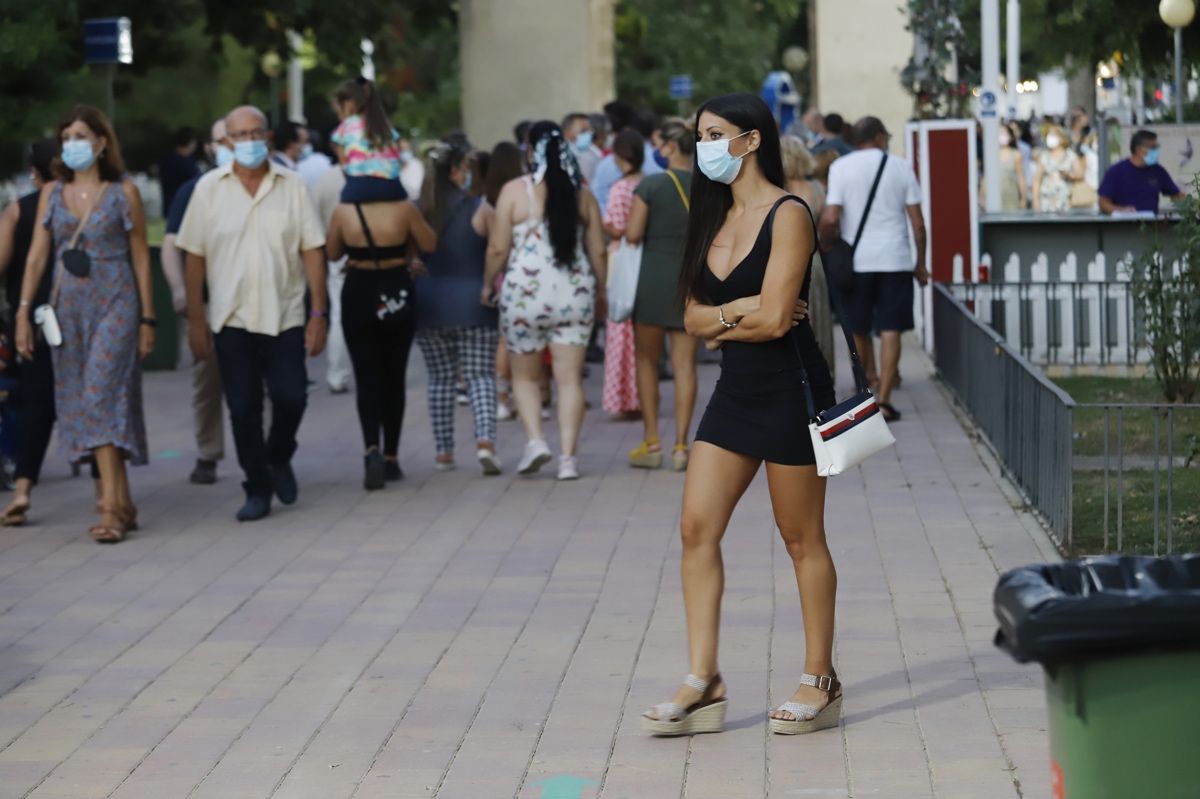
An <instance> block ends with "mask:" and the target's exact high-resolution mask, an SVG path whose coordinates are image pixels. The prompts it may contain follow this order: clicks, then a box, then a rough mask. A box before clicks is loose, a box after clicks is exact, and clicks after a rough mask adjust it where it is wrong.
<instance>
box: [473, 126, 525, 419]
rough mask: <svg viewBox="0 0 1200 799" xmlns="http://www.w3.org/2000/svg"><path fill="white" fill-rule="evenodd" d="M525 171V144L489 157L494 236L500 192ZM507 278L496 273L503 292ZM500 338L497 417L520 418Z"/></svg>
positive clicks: (488, 223) (486, 205)
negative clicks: (514, 404)
mask: <svg viewBox="0 0 1200 799" xmlns="http://www.w3.org/2000/svg"><path fill="white" fill-rule="evenodd" d="M523 174H525V163H524V157H523V156H522V155H521V148H520V147H518V146H517V145H515V144H513V143H512V142H507V141H502V142H499V143H497V144H496V146H495V147H494V148H492V153H491V158H489V159H488V172H487V178H486V180H485V185H484V194H483V199H484V202H483V206H482V209H483V215H484V227H485V228H486V229H487V231H488V238H491V231H492V224H493V223H494V222H495V221H496V203H497V202H499V200H500V192H501V191H502V190H503V189H504V187H505V186H506V185H508V183H509V181H513V180H516V179H517V178H519V177H521V175H523ZM503 280H504V273H503V271H501V272H498V273H497V274H496V279H495V289H496V294H497V295H499V293H500V289H501V286H502V281H503ZM498 339H499V340H498V341H497V342H496V419H497V420H498V421H501V422H507V421H508V420H509V419H514V418H516V415H517V411H516V408H515V407H513V402H512V367H511V366H510V364H509V362H508V347H507V346H505V344H504V336H498Z"/></svg>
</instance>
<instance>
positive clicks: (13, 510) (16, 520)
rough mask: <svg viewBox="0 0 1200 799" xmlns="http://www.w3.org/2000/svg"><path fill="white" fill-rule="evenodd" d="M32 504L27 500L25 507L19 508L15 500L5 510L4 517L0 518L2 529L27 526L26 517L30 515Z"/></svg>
mask: <svg viewBox="0 0 1200 799" xmlns="http://www.w3.org/2000/svg"><path fill="white" fill-rule="evenodd" d="M30 504H31V503H30V502H29V501H28V500H26V502H25V503H24V505H22V506H19V507H17V501H16V500H15V499H14V500H13V501H12V503H11V504H9V506H8V507H7V508H5V509H4V515H3V516H0V527H20V526H21V525H23V524H25V522H26V516H27V515H28V513H29V507H30Z"/></svg>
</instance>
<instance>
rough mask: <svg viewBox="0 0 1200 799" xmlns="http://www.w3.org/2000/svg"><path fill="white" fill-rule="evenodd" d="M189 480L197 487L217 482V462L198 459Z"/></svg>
mask: <svg viewBox="0 0 1200 799" xmlns="http://www.w3.org/2000/svg"><path fill="white" fill-rule="evenodd" d="M189 479H190V480H191V481H192V482H193V483H195V484H196V485H198V486H210V485H212V484H213V483H215V482H217V462H216V461H206V460H204V459H203V458H200V459H199V460H197V461H196V468H194V469H192V476H191V477H190V478H189Z"/></svg>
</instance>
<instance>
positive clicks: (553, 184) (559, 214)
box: [529, 120, 579, 266]
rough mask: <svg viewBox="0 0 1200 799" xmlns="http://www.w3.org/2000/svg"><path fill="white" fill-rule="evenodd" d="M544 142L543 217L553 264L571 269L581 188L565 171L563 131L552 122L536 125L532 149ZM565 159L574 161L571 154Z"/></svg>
mask: <svg viewBox="0 0 1200 799" xmlns="http://www.w3.org/2000/svg"><path fill="white" fill-rule="evenodd" d="M543 139H544V140H545V142H546V175H545V178H544V180H545V182H546V207H545V209H544V210H543V212H542V216H543V217H544V218H545V219H546V224H547V227H548V228H549V229H550V246H551V248H553V250H554V260H555V261H556V262H557V263H558V264H559V265H560V266H569V265H570V264H573V263H574V262H575V250H576V247H577V246H578V244H579V195H578V187H577V186H576V185H575V182H574V181H573V180H572V179H571V176H570V175H569V174H567V172H566V170H564V169H563V167H562V160H561V159H562V157H563V156H562V152H561V148H563V147H565V146H567V140H566V139H564V138H563V135H562V129H561V128H560V127H559V126H558V125H556V124H554V123H553V122H551V121H549V120H542V121H541V122H536V123H534V125H533V127H532V128H530V129H529V144H530V146H531V147H537V146H538V144H539V143H541V142H542V140H543ZM566 156H567V157H568V158H574V156H572V155H571V154H570V153H569V152H568V153H567V154H566ZM532 211H533V209H532V208H531V209H530V212H532Z"/></svg>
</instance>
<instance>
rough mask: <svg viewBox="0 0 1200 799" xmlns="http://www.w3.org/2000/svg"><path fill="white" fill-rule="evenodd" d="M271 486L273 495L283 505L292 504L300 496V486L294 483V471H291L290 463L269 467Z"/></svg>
mask: <svg viewBox="0 0 1200 799" xmlns="http://www.w3.org/2000/svg"><path fill="white" fill-rule="evenodd" d="M271 486H272V488H274V489H275V496H277V497H279V501H280V502H282V503H283V504H284V505H294V504H296V500H297V499H298V498H299V497H300V486H298V485H296V473H295V472H293V471H292V464H290V463H281V464H277V465H275V466H272V467H271Z"/></svg>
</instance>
